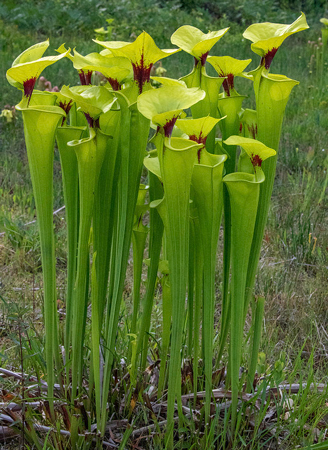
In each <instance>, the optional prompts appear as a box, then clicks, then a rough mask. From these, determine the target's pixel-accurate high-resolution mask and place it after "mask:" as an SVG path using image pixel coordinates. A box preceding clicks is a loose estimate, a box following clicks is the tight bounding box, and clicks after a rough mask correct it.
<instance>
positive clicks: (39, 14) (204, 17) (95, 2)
mask: <svg viewBox="0 0 328 450" xmlns="http://www.w3.org/2000/svg"><path fill="white" fill-rule="evenodd" d="M327 8H328V6H327V1H326V0H297V1H296V0H234V1H233V2H231V1H230V0H222V1H220V2H218V1H214V0H212V1H210V0H180V1H179V0H168V1H161V0H121V1H119V2H118V1H115V0H84V1H83V2H81V1H80V0H38V1H36V0H24V1H21V0H20V1H17V0H2V1H1V2H0V20H1V19H2V20H3V21H4V22H5V23H8V22H9V23H11V24H13V25H16V26H17V27H18V28H19V29H20V30H34V31H35V32H37V33H40V34H46V35H56V34H57V35H61V34H64V33H65V36H67V34H69V33H70V32H79V33H82V34H83V33H87V34H88V33H90V31H91V30H93V29H94V28H98V27H101V26H102V25H103V24H105V23H106V22H105V21H106V19H108V17H111V18H113V19H114V20H115V34H116V35H115V34H114V35H113V38H114V39H119V38H120V39H122V38H127V37H129V36H130V35H131V34H133V33H135V34H136V35H137V34H139V33H140V32H141V31H142V30H143V29H147V32H149V33H150V34H151V35H152V36H153V37H154V38H155V39H156V37H157V36H158V37H159V38H160V37H161V36H162V37H163V38H164V39H167V38H168V37H169V36H170V35H171V33H172V32H173V31H174V30H175V29H176V28H178V27H179V26H181V25H183V24H186V23H188V24H190V25H194V26H200V27H201V25H202V22H204V24H206V26H205V28H212V27H213V26H215V27H216V28H217V27H218V25H220V24H223V25H224V24H226V23H227V22H232V23H236V24H238V25H241V26H243V27H245V26H247V25H249V24H251V23H254V22H261V21H272V22H279V23H280V22H285V21H288V20H289V19H290V18H293V19H294V18H295V17H294V16H295V14H296V13H297V14H299V12H300V10H303V11H304V12H305V13H306V14H307V16H308V18H309V19H311V17H314V16H319V15H321V16H323V15H325V13H326V12H327V11H326V9H327Z"/></svg>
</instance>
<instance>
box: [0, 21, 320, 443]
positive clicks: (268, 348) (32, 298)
mask: <svg viewBox="0 0 328 450" xmlns="http://www.w3.org/2000/svg"><path fill="white" fill-rule="evenodd" d="M180 17H181V20H185V18H186V16H180ZM197 17H198V19H197ZM200 19H202V16H197V15H196V16H193V20H194V21H195V22H194V24H195V25H196V26H199V27H200V28H201V27H202V25H201V24H202V20H200ZM177 22H178V19H175V21H173V20H172V31H173V29H174V27H175V28H176V27H177V26H179V24H178V23H177ZM197 23H198V25H197ZM181 24H182V23H181ZM2 25H3V36H2V39H3V40H4V43H3V44H2V46H1V51H0V61H1V63H0V80H1V81H0V86H1V92H2V100H1V104H0V109H3V108H4V106H5V105H6V104H9V105H14V104H15V103H17V102H18V101H19V98H18V95H17V92H16V91H15V90H14V89H12V88H10V86H7V84H6V82H5V81H3V80H4V74H5V71H6V70H7V68H8V67H9V66H10V64H11V62H12V60H13V59H14V57H16V56H17V55H18V54H19V53H20V52H21V51H22V50H23V49H24V48H26V47H28V46H29V45H32V44H33V43H35V42H38V41H41V40H43V39H44V35H43V34H41V33H40V31H42V30H39V32H38V34H37V33H35V32H34V31H31V29H28V30H26V29H25V30H24V31H23V30H20V29H19V28H17V27H15V26H11V25H10V24H8V23H6V24H5V23H2ZM150 25H151V27H153V28H155V29H156V27H155V26H154V24H150ZM99 26H101V24H99ZM234 28H235V35H233V36H232V37H231V36H229V38H227V39H226V42H224V39H222V45H221V41H220V46H217V48H218V54H220V55H224V54H230V55H233V56H235V57H238V58H243V59H245V58H248V57H252V56H253V55H252V53H251V51H250V48H249V45H248V43H247V42H242V43H241V44H240V37H241V36H240V29H239V28H238V27H236V26H235V25H234ZM117 29H118V36H119V37H121V38H122V39H123V38H124V39H128V38H129V37H130V34H131V33H137V32H138V30H137V29H133V30H128V31H126V30H125V31H124V27H123V24H122V23H118V24H117ZM162 29H163V24H162V25H161V24H159V25H158V29H157V33H158V36H160V35H161V30H162ZM318 30H319V28H318V27H317V28H316V26H314V29H312V30H310V31H309V32H308V33H307V32H304V36H303V35H302V36H301V37H300V38H298V37H293V38H291V39H290V41H286V43H285V44H284V46H283V47H282V48H281V49H280V50H279V52H278V53H277V56H276V60H275V65H274V70H275V72H277V73H285V74H286V75H288V76H289V77H291V78H295V79H298V80H300V81H301V85H300V86H299V87H297V88H295V90H294V91H293V94H292V96H291V99H290V102H289V104H288V106H287V111H286V116H285V121H284V126H283V135H282V140H281V144H280V154H279V157H278V167H277V175H276V181H275V189H274V194H273V199H272V204H271V208H270V214H269V219H268V224H267V231H266V234H265V238H264V241H263V247H262V255H261V261H260V270H259V274H258V277H257V283H256V292H257V294H261V295H264V297H265V299H266V301H265V316H264V329H263V334H262V342H261V352H262V354H261V361H260V364H259V366H258V373H259V375H261V376H262V377H263V379H262V381H261V383H260V385H259V392H258V394H257V396H256V397H255V398H250V399H248V401H245V402H243V403H244V406H243V407H242V408H241V409H240V413H239V416H238V420H239V422H240V425H239V429H238V433H237V434H236V436H235V444H234V447H233V448H235V449H238V448H245V446H247V448H249V449H260V448H272V449H274V448H284V449H294V448H296V446H301V447H304V446H306V445H307V444H310V443H314V442H322V441H325V440H326V429H327V426H328V425H327V419H326V415H327V405H326V402H327V389H326V388H322V389H316V388H314V389H313V388H312V387H311V383H315V384H318V383H323V384H324V385H325V384H326V383H327V351H328V335H327V333H326V329H327V325H328V309H327V304H326V303H327V292H328V276H327V275H328V247H327V245H328V244H327V243H328V231H327V230H328V223H327V222H328V214H327V211H328V202H327V179H328V178H327V177H328V175H327V170H328V146H327V142H328V136H327V125H328V119H327V117H328V103H327V102H328V78H327V75H325V78H324V79H321V78H320V77H318V74H317V73H316V70H315V64H313V58H312V54H313V53H312V52H313V46H312V44H307V41H308V40H316V39H317V37H318V36H319V31H318ZM147 31H148V30H147ZM84 33H85V40H84V38H83V37H82V38H81V36H80V35H79V34H78V33H77V32H72V36H70V39H69V38H67V37H66V36H65V38H66V42H67V45H71V46H74V45H77V44H78V48H77V50H78V51H81V52H83V53H84V52H85V53H87V52H88V51H92V50H94V49H95V45H94V44H92V43H91V42H90V38H92V37H93V32H92V31H91V30H85V31H84ZM169 34H170V32H169V31H166V32H165V34H164V36H163V37H161V39H159V40H157V42H159V43H160V44H162V45H163V46H164V45H165V46H168V43H167V36H169ZM154 37H155V40H156V36H154ZM161 40H162V42H161ZM61 43H62V38H61V37H58V36H53V38H52V39H51V44H52V48H53V49H54V48H57V47H58V46H59V45H60V44H61ZM178 60H179V65H178V69H176V67H177V61H178ZM190 64H191V62H190V58H188V56H187V55H179V57H178V56H172V58H170V59H168V60H167V61H166V60H165V62H164V67H165V68H166V69H167V75H168V76H170V77H179V76H180V75H182V74H183V73H186V71H187V70H188V67H189V65H190ZM253 64H254V63H253ZM327 64H328V61H327V62H326V65H327ZM66 67H67V68H68V67H69V65H67V66H65V64H63V65H62V66H61V70H60V71H59V73H58V78H57V79H56V80H53V78H52V77H53V76H54V74H55V70H57V69H54V71H52V69H51V68H49V70H48V71H47V72H46V74H45V76H47V78H48V79H50V80H52V81H53V85H54V84H58V86H60V85H61V84H63V83H64V81H65V84H68V83H73V82H74V75H73V73H72V71H71V70H70V69H69V71H68V69H67V68H66ZM324 73H325V74H326V73H327V71H324ZM236 84H237V90H238V91H239V92H240V93H242V92H246V93H248V94H249V95H251V89H250V86H249V85H248V84H247V81H244V80H237V82H236ZM248 106H251V107H252V106H254V100H253V99H252V98H250V99H249V103H248ZM1 119H3V118H0V120H1ZM0 148H1V153H0V154H1V164H0V167H1V169H0V185H1V188H0V198H1V203H0V233H1V235H0V264H1V265H2V267H3V270H2V272H1V275H0V283H1V284H0V289H1V291H0V294H1V299H2V305H1V314H0V316H1V317H0V332H1V340H0V358H1V363H0V366H1V367H5V368H8V369H11V370H13V371H20V370H21V369H22V368H23V369H24V372H26V373H28V374H33V373H35V368H36V367H37V372H38V373H41V374H42V373H43V371H44V361H43V359H42V351H43V344H44V342H43V334H42V333H43V328H42V322H41V314H42V293H41V292H42V291H41V290H40V288H42V285H41V268H40V246H39V241H38V235H37V228H36V224H35V223H31V224H29V225H26V224H27V223H29V222H31V221H33V220H34V219H35V206H34V200H33V195H32V188H31V182H30V177H29V171H28V166H27V158H26V154H25V148H24V141H23V131H22V120H21V117H20V116H19V115H17V117H16V119H15V120H14V122H13V123H6V120H5V119H3V120H2V121H1V123H0ZM54 173H55V199H54V207H55V209H58V208H59V207H61V206H62V205H63V204H64V203H63V194H62V188H61V174H60V164H59V157H58V154H57V153H56V156H55V172H54ZM63 217H64V214H63V212H61V213H59V214H58V215H57V216H55V222H54V223H55V229H56V239H57V241H56V256H57V272H58V280H57V286H58V293H59V294H58V297H59V298H58V309H59V310H60V312H64V308H63V306H64V304H63V301H64V286H65V269H66V259H65V257H66V247H65V245H66V229H65V221H64V220H62V219H63ZM217 278H218V280H217V286H218V293H219V291H220V283H221V280H220V267H218V275H217ZM131 290H132V279H131V268H130V269H129V271H128V277H127V280H126V289H125V300H126V302H125V304H126V305H125V306H124V308H123V307H122V310H121V313H120V329H119V335H118V342H117V346H116V360H117V361H121V364H120V365H119V366H118V367H119V368H118V369H117V371H116V372H115V373H114V377H116V379H117V386H116V389H114V390H113V392H112V393H111V398H112V406H111V407H112V411H111V412H112V413H113V414H115V415H114V417H113V420H114V419H115V420H121V422H120V423H116V424H115V426H113V431H112V433H113V436H114V438H115V439H117V440H118V441H122V440H123V439H124V436H126V437H127V436H128V434H129V433H130V432H132V435H131V436H130V438H127V441H128V442H129V444H126V447H124V446H122V448H133V447H132V444H135V445H136V446H139V448H147V449H159V448H162V438H163V435H162V431H163V429H162V428H161V425H160V423H161V421H162V420H163V416H162V415H161V413H162V410H161V408H163V405H161V402H157V400H156V397H157V392H156V377H158V368H157V366H156V360H157V359H158V355H159V354H160V346H161V342H160V339H159V338H160V336H161V333H160V331H161V319H162V318H161V308H160V303H161V296H160V292H158V295H157V304H155V306H154V310H153V320H152V325H151V330H150V340H151V358H152V361H151V363H150V365H149V367H148V369H147V372H146V373H145V376H144V381H143V384H142V385H141V386H138V389H136V391H135V393H134V396H133V398H132V400H131V403H130V404H125V398H126V393H127V390H128V381H127V380H128V373H129V368H128V367H126V358H125V353H126V348H127V342H128V340H129V339H131V337H129V336H127V329H128V325H127V321H128V318H127V315H128V314H127V312H129V311H131V304H130V302H131ZM217 315H218V316H219V310H218V311H217ZM250 322H251V321H250V317H248V319H247V326H248V327H249V326H250ZM247 331H248V330H247V329H246V330H245V332H246V333H247ZM19 336H21V341H20V340H19ZM20 349H23V357H22V355H21V353H20ZM246 357H247V352H245V359H246ZM200 364H201V362H200ZM189 366H190V364H189V363H188V361H187V360H186V361H185V364H184V368H183V380H184V383H185V386H184V390H185V392H184V393H186V391H187V386H188V383H189V384H190V377H191V372H190V369H189ZM244 378H245V376H244ZM244 381H245V380H244ZM283 382H287V383H289V384H292V383H297V384H300V385H301V388H300V389H299V390H298V392H296V393H293V394H288V395H286V394H285V393H281V395H279V394H277V393H275V392H274V391H273V394H272V395H271V396H268V398H267V399H265V390H266V388H267V387H268V386H275V385H277V384H281V383H283ZM25 383H26V385H25V388H26V386H28V385H29V384H33V381H29V380H25ZM34 383H35V382H34ZM302 383H305V386H302ZM220 386H221V385H220V382H218V383H217V387H218V388H219V387H220ZM1 387H2V399H0V400H1V401H5V400H6V398H8V397H6V395H7V396H8V395H12V394H14V395H15V396H21V395H22V394H24V393H23V390H22V384H21V382H20V380H17V379H15V378H12V377H10V378H3V380H2V386H1ZM203 388H204V386H201V385H200V386H199V390H202V389H203ZM33 395H34V396H35V395H36V393H35V392H34V393H33ZM260 398H262V400H263V401H261V402H260V400H259V399H260ZM61 400H63V399H61ZM197 404H198V405H199V404H200V400H198V403H197ZM219 405H220V403H219V402H218V403H217V408H216V409H215V408H214V409H213V410H212V411H211V414H212V417H213V420H212V425H211V426H212V428H211V430H210V433H209V438H210V439H212V440H213V443H212V446H211V447H210V446H209V444H206V442H204V439H205V438H204V430H203V429H202V428H201V427H200V426H199V420H198V419H199V417H198V416H197V411H196V412H195V413H194V416H193V420H188V421H187V422H186V424H185V427H183V428H181V429H180V430H179V445H178V447H177V448H195V449H196V448H213V449H214V448H218V449H219V448H222V449H223V448H228V445H232V444H231V438H229V436H228V433H227V428H228V427H227V421H228V416H227V412H226V410H225V409H224V408H222V409H221V410H220V409H219ZM119 408H120V412H119V413H116V410H117V409H119ZM82 409H83V408H82V407H81V408H80V410H79V412H80V413H82ZM45 412H46V407H45V406H43V407H42V408H41V409H39V410H33V411H32V410H30V409H29V408H27V413H26V414H27V417H29V420H30V423H32V422H36V421H40V422H42V421H44V419H43V418H42V414H43V415H44V414H45ZM17 417H18V418H19V417H20V413H18V416H17ZM17 417H16V419H17ZM62 418H63V419H62V423H61V424H60V425H61V426H63V427H64V425H65V420H64V418H65V414H64V412H62ZM264 418H266V419H265V420H264ZM13 420H15V419H13ZM126 420H128V421H129V423H133V431H126V430H128V429H127V423H126ZM150 422H152V423H154V424H155V426H154V427H153V430H150V431H149V430H141V431H140V429H142V428H143V427H144V426H146V425H147V424H148V423H150ZM131 430H132V429H131ZM138 430H139V431H138ZM153 432H154V433H153ZM43 436H45V434H44V435H43ZM150 436H151V437H152V438H150ZM109 437H112V436H108V438H109ZM30 439H32V438H31V437H30ZM65 439H66V438H65V437H63V438H62V440H61V441H62V448H65V445H66V441H65ZM27 440H28V434H27ZM229 440H230V444H229ZM10 442H11V441H8V443H5V445H6V447H4V448H10V445H12V444H10ZM31 442H32V440H31ZM15 445H16V447H15ZM17 445H19V444H18V441H15V444H14V447H12V448H17ZM48 445H52V447H50V448H57V447H55V438H54V437H53V436H50V437H49V440H48ZM90 445H91V444H90ZM0 448H1V447H0ZM26 448H28V447H26ZM30 448H33V444H31V443H30ZM81 448H82V447H81ZM85 448H87V444H86V447H85Z"/></svg>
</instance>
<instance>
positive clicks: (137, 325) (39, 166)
mask: <svg viewBox="0 0 328 450" xmlns="http://www.w3.org/2000/svg"><path fill="white" fill-rule="evenodd" d="M306 28H308V25H307V23H306V19H305V16H304V14H302V15H301V16H300V17H299V18H298V19H297V20H296V21H295V22H293V23H292V24H291V25H282V24H273V23H262V24H253V25H251V26H250V27H249V28H248V29H247V30H246V31H245V32H244V37H245V38H246V39H248V40H250V41H251V43H252V44H251V48H252V50H253V52H254V53H255V54H256V55H258V56H259V57H260V58H259V65H258V67H257V69H255V70H253V71H251V72H246V69H247V67H248V65H249V64H250V63H251V60H250V59H247V60H238V59H235V58H232V57H230V56H221V57H218V56H210V55H209V53H210V51H211V49H212V47H213V46H215V45H218V42H219V40H220V39H222V38H225V34H226V33H227V32H228V28H225V29H223V30H219V31H211V32H208V33H205V34H204V33H203V32H202V31H200V30H198V29H197V28H194V27H192V26H189V25H185V26H182V27H180V28H179V29H178V30H177V31H175V33H173V35H172V37H171V42H172V44H173V45H174V46H175V48H174V49H169V50H167V49H164V50H161V49H159V48H158V47H157V46H156V44H155V42H154V41H153V39H152V38H151V36H149V35H148V34H147V33H146V32H143V33H141V34H140V35H139V36H138V37H137V38H136V40H135V41H134V42H132V43H130V42H121V41H95V42H96V43H97V44H99V45H100V46H102V48H103V50H101V51H100V52H99V53H96V52H94V53H90V54H88V55H86V56H82V55H81V54H79V53H78V52H77V51H76V50H75V49H74V50H71V49H70V48H68V49H67V48H65V46H64V45H62V46H61V47H60V48H59V49H58V50H57V53H58V54H57V55H56V56H43V55H44V53H45V51H46V50H47V47H48V46H49V42H48V41H45V42H41V43H39V44H36V45H33V46H32V47H30V48H28V49H27V50H25V51H24V52H23V53H22V54H21V55H19V56H18V57H17V58H16V60H15V61H14V62H13V64H12V67H11V68H10V69H9V70H8V72H7V79H8V81H9V83H11V84H12V85H13V86H15V87H16V88H18V89H20V90H21V91H22V94H23V95H22V100H21V102H20V103H19V104H18V105H17V106H16V110H18V111H21V112H22V115H23V121H24V132H25V139H26V148H27V154H28V160H29V165H30V173H31V178H32V183H33V190H34V196H35V202H36V211H37V219H38V226H39V231H40V239H41V252H42V267H43V283H44V324H45V358H46V364H47V382H48V399H49V404H50V411H51V416H52V417H51V418H52V420H55V418H56V411H55V408H54V388H53V386H54V384H55V382H56V383H60V385H61V387H62V390H63V392H65V395H66V397H67V398H68V399H70V401H71V404H72V409H71V441H72V448H79V447H78V446H79V439H81V438H80V437H79V432H80V430H81V429H82V428H83V426H84V425H83V424H82V419H80V418H79V416H78V415H76V414H74V411H75V409H74V404H76V403H75V402H76V400H77V399H79V400H80V401H82V402H86V401H87V400H85V399H84V395H83V394H84V393H85V389H86V388H85V386H86V380H88V389H89V391H88V392H89V394H88V395H89V399H88V401H89V402H90V399H92V400H94V405H95V406H94V407H92V408H91V411H92V413H91V414H92V416H91V417H92V418H94V421H95V422H96V424H97V430H98V432H99V433H100V435H104V433H105V431H106V422H107V419H108V411H109V410H110V406H109V405H110V402H111V398H109V392H110V386H111V383H112V382H113V380H112V371H113V368H114V367H115V365H116V364H118V362H117V361H116V359H115V348H116V340H117V335H118V329H119V325H120V309H121V304H122V301H123V291H124V282H125V277H126V270H127V265H128V259H129V253H130V248H131V243H132V251H133V310H132V314H131V317H130V318H129V319H128V323H129V336H130V341H131V342H130V348H129V349H128V350H127V357H128V364H129V366H128V369H129V372H130V373H129V375H130V391H129V393H130V395H132V393H133V390H134V388H135V387H136V385H137V382H138V378H139V376H140V374H141V373H142V371H143V370H144V369H145V367H146V364H147V354H148V346H149V331H150V326H151V315H152V308H153V303H154V298H155V296H156V295H158V294H157V293H158V289H157V286H158V282H159V283H160V286H161V289H160V291H161V297H162V318H163V327H162V337H161V341H160V343H161V345H160V374H159V382H158V398H162V397H163V395H164V396H165V398H166V401H167V426H166V435H165V442H166V446H167V448H169V449H170V448H173V445H174V440H173V438H174V423H176V419H175V411H176V410H177V412H178V415H179V421H180V424H181V423H183V420H184V417H183V407H182V401H181V365H182V360H183V359H184V358H190V360H191V361H192V364H193V392H194V401H195V402H196V398H197V392H198V391H199V389H202V388H203V386H204V388H205V400H204V404H203V417H204V421H205V422H204V423H205V424H208V423H209V421H210V414H211V408H210V405H211V400H212V387H213V386H212V373H213V371H215V370H216V369H217V368H218V367H220V362H221V358H222V355H223V353H224V351H225V350H226V351H227V352H228V361H229V362H228V377H227V383H226V388H227V389H228V390H231V399H232V405H231V430H232V432H233V431H234V429H235V426H236V417H237V407H238V396H239V392H240V389H241V386H240V379H239V371H240V365H241V360H242V352H243V345H242V343H243V340H244V338H243V330H244V325H245V317H246V314H247V312H248V309H249V306H250V304H251V305H252V308H253V318H254V320H253V323H252V333H251V345H250V348H251V352H250V354H249V355H248V356H246V358H247V360H248V367H247V368H248V372H247V386H246V388H247V390H249V391H251V390H252V389H253V388H254V386H253V380H254V375H255V370H256V362H257V355H258V350H259V345H260V334H261V323H262V317H263V305H264V298H262V297H259V298H255V297H254V282H255V276H256V270H257V266H258V261H259V256H260V249H261V243H262V238H263V234H264V227H265V224H266V219H267V215H268V209H269V203H270V197H271V193H272V188H273V181H274V176H275V169H276V161H277V153H278V149H279V140H280V135H281V128H282V122H283V116H284V111H285V108H286V104H287V102H288V98H289V95H290V93H291V90H292V89H293V87H294V86H296V85H297V84H298V82H297V81H295V80H292V79H289V78H287V77H286V76H284V75H277V74H271V73H270V68H271V65H272V63H273V60H274V56H275V54H276V52H277V51H278V50H279V47H280V45H281V44H282V43H283V41H284V40H285V39H286V38H287V37H288V36H289V35H291V34H294V33H296V32H298V31H301V30H304V29H306ZM179 51H184V52H187V53H188V54H189V55H190V60H191V63H192V62H193V69H192V71H191V73H190V74H189V75H186V76H184V77H182V78H180V79H172V78H166V77H155V76H152V67H153V66H154V64H155V63H156V62H157V61H160V60H161V59H163V58H167V57H169V56H170V55H172V54H174V53H176V52H179ZM63 58H68V59H69V60H70V61H71V62H72V64H73V66H74V68H75V69H76V71H77V73H78V77H77V78H79V80H80V84H78V85H77V86H63V87H62V88H61V90H60V91H59V92H56V91H38V90H36V89H34V87H35V84H36V82H37V80H38V78H39V76H40V75H41V73H42V71H43V70H44V69H45V68H46V67H47V66H49V65H52V64H55V63H58V62H59V60H61V59H63ZM207 64H210V65H211V66H212V67H213V68H214V69H215V71H216V72H217V75H216V76H214V77H212V76H209V75H208V74H207V71H206V67H207ZM99 73H101V74H102V76H103V77H104V78H105V79H106V84H104V85H94V84H93V82H94V80H95V79H99V76H98V74H99ZM236 77H244V78H247V79H248V80H249V82H250V83H253V87H254V93H255V99H256V110H251V109H247V108H245V107H244V106H243V103H244V102H245V100H246V97H245V96H243V95H242V94H239V93H238V92H237V90H236V89H237V84H238V83H237V82H236ZM153 82H156V83H153ZM154 86H160V87H154ZM187 114H190V115H187ZM150 136H151V138H150ZM219 136H221V137H219ZM55 142H56V144H57V148H58V151H59V154H60V161H61V168H62V179H63V188H64V197H65V206H66V220H67V251H68V263H67V290H66V318H65V323H64V326H63V324H62V323H59V321H58V316H57V310H56V259H55V244H54V232H53V216H52V213H53V158H54V145H55ZM148 143H149V145H148ZM147 145H148V146H147ZM144 168H146V169H147V172H148V181H147V183H148V184H147V186H146V185H144V184H140V182H141V174H142V171H143V170H145V169H144ZM222 216H223V223H222V227H223V230H224V233H223V238H222V239H223V273H222V274H221V277H222V281H223V283H222V291H221V292H220V293H218V292H217V289H216V285H215V277H216V263H217V258H218V254H217V248H218V240H219V235H220V228H221V217H222ZM147 242H148V244H146V243H147ZM146 248H147V252H148V255H147V256H146V255H144V254H145V251H146ZM145 256H146V259H145V260H144V257H145ZM144 262H145V263H146V264H147V280H146V289H145V294H144V295H142V296H141V293H140V287H141V275H142V269H143V263H144ZM90 305H91V325H90V327H91V331H90V333H87V332H86V330H88V329H89V328H88V325H87V322H88V320H87V317H88V309H90V308H89V307H90ZM218 309H220V311H221V316H220V323H219V324H216V322H215V320H214V315H215V314H214V313H215V311H216V310H218ZM62 336H63V339H62ZM228 338H229V339H228ZM62 340H63V345H64V349H65V351H64V357H63V353H62V351H60V346H61V344H62ZM227 342H228V343H229V344H228V345H227ZM214 343H215V345H214ZM200 361H202V364H200V363H199V362H200ZM91 422H92V420H91Z"/></svg>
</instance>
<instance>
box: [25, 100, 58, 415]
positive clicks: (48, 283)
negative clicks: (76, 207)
mask: <svg viewBox="0 0 328 450" xmlns="http://www.w3.org/2000/svg"><path fill="white" fill-rule="evenodd" d="M16 109H17V110H19V111H22V114H23V122H24V134H25V142H26V150H27V156H28V161H29V167H30V173H31V179H32V186H33V193H34V197H35V204H36V211H37V217H38V227H39V233H40V243H41V260H42V269H43V285H44V320H45V332H46V343H45V353H46V363H47V375H48V396H49V402H50V408H51V409H50V410H51V413H52V415H54V409H53V392H54V391H53V389H54V387H53V386H54V381H55V376H54V370H53V369H54V367H53V364H54V357H55V358H56V360H57V359H58V355H57V357H56V355H55V354H56V353H57V354H59V349H58V348H57V346H56V343H57V338H56V336H57V330H56V326H57V303H56V259H55V243H54V234H53V158H54V143H55V133H56V129H57V126H58V124H59V123H60V121H61V120H62V119H63V117H64V116H65V113H64V112H63V111H62V109H61V108H59V107H57V106H47V105H39V106H38V105H34V106H33V107H30V108H25V107H22V106H21V105H20V104H18V105H17V106H16ZM54 344H55V345H54Z"/></svg>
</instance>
